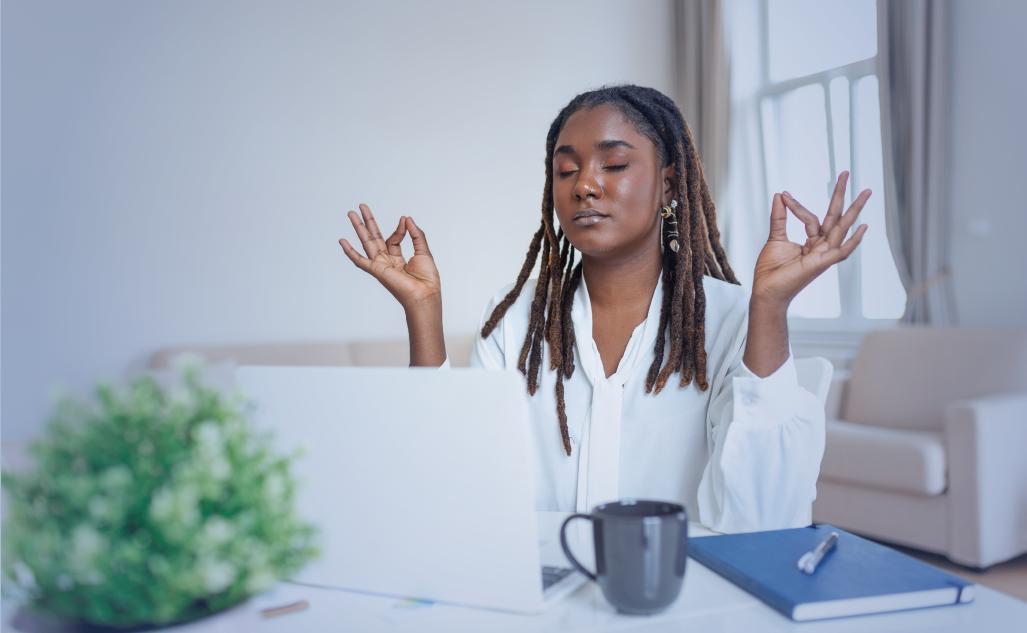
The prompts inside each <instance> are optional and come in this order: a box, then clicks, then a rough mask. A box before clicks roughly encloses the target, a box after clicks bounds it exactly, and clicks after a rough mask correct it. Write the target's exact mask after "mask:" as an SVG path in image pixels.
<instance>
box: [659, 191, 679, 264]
mask: <svg viewBox="0 0 1027 633" xmlns="http://www.w3.org/2000/svg"><path fill="white" fill-rule="evenodd" d="M677 207H678V201H677V200H671V201H670V206H664V207H663V213H661V214H660V215H661V216H662V217H663V219H664V220H665V221H667V222H671V228H670V230H669V231H667V237H669V238H671V239H670V244H668V246H670V250H672V251H674V252H675V253H676V252H678V248H680V246H678V241H677V236H678V216H677V214H676V213H674V209H676V208H677Z"/></svg>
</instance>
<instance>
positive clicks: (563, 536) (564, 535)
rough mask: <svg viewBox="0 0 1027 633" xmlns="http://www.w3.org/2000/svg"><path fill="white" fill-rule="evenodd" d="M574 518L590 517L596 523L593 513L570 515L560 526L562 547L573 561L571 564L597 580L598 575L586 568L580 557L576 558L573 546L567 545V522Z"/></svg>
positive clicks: (568, 558)
mask: <svg viewBox="0 0 1027 633" xmlns="http://www.w3.org/2000/svg"><path fill="white" fill-rule="evenodd" d="M574 519H588V520H589V521H592V523H593V524H595V519H594V518H593V517H592V515H591V514H572V515H570V516H569V517H567V519H566V520H565V521H564V522H563V525H561V526H560V547H562V548H563V553H564V555H565V556H566V557H567V560H569V561H570V562H571V565H573V566H574V569H577V570H578V571H580V572H581V573H583V574H585V575H586V576H588V577H589V578H591V579H592V580H596V575H595V574H593V573H592V572H590V571H589V570H587V569H585V567H584V566H583V565H582V564H581V563H579V562H578V559H576V558H574V554H571V548H569V547H567V524H568V523H570V522H571V521H573V520H574Z"/></svg>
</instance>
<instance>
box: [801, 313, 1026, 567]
mask: <svg viewBox="0 0 1027 633" xmlns="http://www.w3.org/2000/svg"><path fill="white" fill-rule="evenodd" d="M832 390H833V392H834V393H832V397H831V398H829V405H831V404H832V403H834V404H835V405H836V407H837V408H836V410H834V411H831V410H828V422H827V445H826V449H825V452H824V460H823V463H822V465H821V469H820V479H819V481H818V482H817V500H816V501H815V502H814V503H813V520H814V521H815V522H817V523H831V524H833V525H837V526H838V527H842V528H845V529H847V530H851V531H853V532H859V533H862V534H864V535H866V536H870V537H872V538H876V539H880V540H883V541H888V542H892V543H896V544H900V545H906V546H909V547H914V548H917V549H922V550H925V551H929V552H935V553H938V554H943V555H945V556H947V557H948V558H949V559H950V560H952V561H954V562H957V563H960V564H963V565H967V566H970V567H976V568H985V567H989V566H991V565H993V564H995V563H999V562H1002V561H1004V560H1008V559H1010V558H1014V557H1016V556H1018V555H1020V554H1022V553H1024V552H1027V459H1025V458H1024V455H1023V453H1024V450H1025V449H1027V329H993V330H990V329H970V328H903V329H898V330H891V331H880V332H873V333H870V334H868V335H867V336H866V337H865V338H864V340H863V343H862V345H861V346H860V348H859V351H858V353H857V355H856V359H855V361H854V363H853V367H852V372H851V377H850V378H849V379H848V380H845V379H844V377H839V379H838V380H836V381H835V382H834V384H833V385H832Z"/></svg>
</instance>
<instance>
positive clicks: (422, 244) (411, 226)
mask: <svg viewBox="0 0 1027 633" xmlns="http://www.w3.org/2000/svg"><path fill="white" fill-rule="evenodd" d="M407 229H408V230H409V231H410V241H411V242H412V243H413V245H414V255H427V256H428V257H431V251H430V250H428V240H427V239H426V238H425V236H424V231H422V230H421V228H420V227H419V226H417V224H416V223H415V222H414V219H413V218H411V217H409V216H408V217H407ZM433 259H434V258H433Z"/></svg>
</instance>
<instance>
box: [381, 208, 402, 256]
mask: <svg viewBox="0 0 1027 633" xmlns="http://www.w3.org/2000/svg"><path fill="white" fill-rule="evenodd" d="M406 235H407V228H406V216H402V215H401V216H400V217H399V224H398V225H396V232H395V233H393V234H392V235H390V236H389V239H387V240H385V245H386V246H387V247H388V248H389V255H392V256H393V257H403V247H402V246H401V244H400V243H401V242H402V241H403V238H404V237H406Z"/></svg>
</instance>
